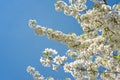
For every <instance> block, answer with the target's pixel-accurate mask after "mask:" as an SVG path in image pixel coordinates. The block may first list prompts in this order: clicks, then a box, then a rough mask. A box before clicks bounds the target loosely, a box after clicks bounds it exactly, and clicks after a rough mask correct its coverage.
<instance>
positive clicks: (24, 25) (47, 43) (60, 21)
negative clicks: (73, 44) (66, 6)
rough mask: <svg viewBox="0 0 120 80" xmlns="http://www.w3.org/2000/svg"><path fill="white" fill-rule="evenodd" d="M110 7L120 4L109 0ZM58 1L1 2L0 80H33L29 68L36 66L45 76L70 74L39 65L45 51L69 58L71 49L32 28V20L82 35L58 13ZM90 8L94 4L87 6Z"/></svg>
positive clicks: (61, 76) (16, 0)
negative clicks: (54, 50) (68, 51)
mask: <svg viewBox="0 0 120 80" xmlns="http://www.w3.org/2000/svg"><path fill="white" fill-rule="evenodd" d="M109 1H111V2H109V4H111V5H112V4H113V3H118V2H120V0H109ZM54 3H55V0H0V80H33V78H32V77H31V76H30V75H29V74H28V73H27V72H26V67H27V66H28V65H31V66H34V67H35V68H36V69H37V70H39V71H40V73H41V74H43V75H44V76H45V77H46V76H55V77H56V78H58V79H59V80H62V79H63V78H64V77H65V76H67V77H69V76H70V75H68V74H62V73H63V71H62V70H61V69H60V70H59V72H54V71H52V70H51V68H44V67H42V66H41V64H40V62H39V58H40V56H41V55H42V51H43V50H44V49H45V48H46V47H48V48H53V49H56V50H58V51H59V53H60V54H61V55H63V54H65V52H66V51H67V47H66V46H65V45H62V44H60V43H58V42H55V41H52V40H48V39H47V38H46V37H39V36H36V35H35V34H34V31H33V30H32V29H30V28H29V26H28V20H29V19H36V20H37V21H38V24H40V25H42V26H46V27H49V28H53V29H55V30H61V31H63V32H64V33H70V32H75V33H76V34H77V35H80V34H81V33H82V29H81V28H80V26H79V24H78V23H77V22H76V20H75V19H74V18H72V17H69V16H65V15H64V14H63V13H62V12H60V13H58V12H56V11H55V9H54ZM87 4H88V6H90V3H87Z"/></svg>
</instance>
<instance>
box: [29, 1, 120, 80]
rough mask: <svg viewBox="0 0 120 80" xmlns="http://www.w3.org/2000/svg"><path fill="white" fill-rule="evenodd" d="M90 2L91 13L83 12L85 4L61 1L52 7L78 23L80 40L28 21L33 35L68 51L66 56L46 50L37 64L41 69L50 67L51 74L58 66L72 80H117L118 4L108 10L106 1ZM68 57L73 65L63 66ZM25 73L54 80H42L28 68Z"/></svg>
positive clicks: (119, 59)
mask: <svg viewBox="0 0 120 80" xmlns="http://www.w3.org/2000/svg"><path fill="white" fill-rule="evenodd" d="M92 1H93V2H94V6H93V8H92V9H87V6H86V4H85V3H86V0H69V3H70V4H69V5H68V4H67V3H65V2H64V1H62V0H57V1H56V3H55V9H56V10H57V11H64V14H65V15H67V16H73V17H74V18H75V19H76V20H77V21H78V23H79V24H80V25H81V27H82V29H83V31H84V33H83V34H82V35H80V36H77V35H76V34H75V33H70V34H64V33H63V32H61V31H57V30H53V29H50V28H45V27H42V26H40V25H37V24H36V21H35V20H30V21H29V26H30V27H31V28H33V29H34V30H35V33H36V34H37V35H40V36H42V35H43V36H47V37H48V38H49V39H52V40H56V41H58V42H61V43H63V44H65V45H67V46H68V47H69V50H68V51H67V52H66V54H67V56H60V55H59V54H58V52H57V51H56V50H54V49H51V48H46V49H45V50H44V51H43V55H44V56H43V57H41V58H40V62H41V63H42V65H43V66H44V67H50V66H52V67H53V70H55V71H56V70H57V69H59V67H60V66H61V67H63V69H64V71H65V72H66V73H70V74H71V75H72V76H73V77H74V78H75V79H76V80H84V79H87V80H96V79H97V76H98V75H100V78H101V79H103V80H120V52H119V51H120V4H115V5H113V6H109V5H108V4H107V2H106V0H92ZM68 57H70V58H71V59H73V60H74V61H72V62H67V58H68ZM93 59H94V60H93ZM101 68H104V70H101ZM27 71H28V72H29V73H30V74H31V75H32V76H33V77H34V79H35V80H54V78H53V77H48V78H44V77H43V76H42V75H41V74H40V73H39V72H38V71H36V70H35V68H34V67H31V66H28V67H27ZM65 80H70V78H65Z"/></svg>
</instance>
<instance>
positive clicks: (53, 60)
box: [40, 48, 67, 70]
mask: <svg viewBox="0 0 120 80" xmlns="http://www.w3.org/2000/svg"><path fill="white" fill-rule="evenodd" d="M50 52H52V53H54V54H53V55H54V56H53V55H52V54H50ZM55 53H56V54H57V53H58V52H57V51H56V50H53V49H51V48H46V49H45V51H43V54H44V57H41V58H40V62H41V63H42V65H43V66H45V67H50V66H51V64H52V67H53V70H57V69H58V67H59V66H61V65H62V64H63V63H64V62H65V61H66V60H67V57H66V56H60V55H56V54H55Z"/></svg>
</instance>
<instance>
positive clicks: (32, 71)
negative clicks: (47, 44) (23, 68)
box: [27, 66, 44, 80]
mask: <svg viewBox="0 0 120 80" xmlns="http://www.w3.org/2000/svg"><path fill="white" fill-rule="evenodd" d="M27 72H29V73H30V74H31V75H32V76H33V78H34V80H44V77H43V76H42V75H41V74H40V73H39V72H38V71H35V68H34V67H32V66H28V67H27Z"/></svg>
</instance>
